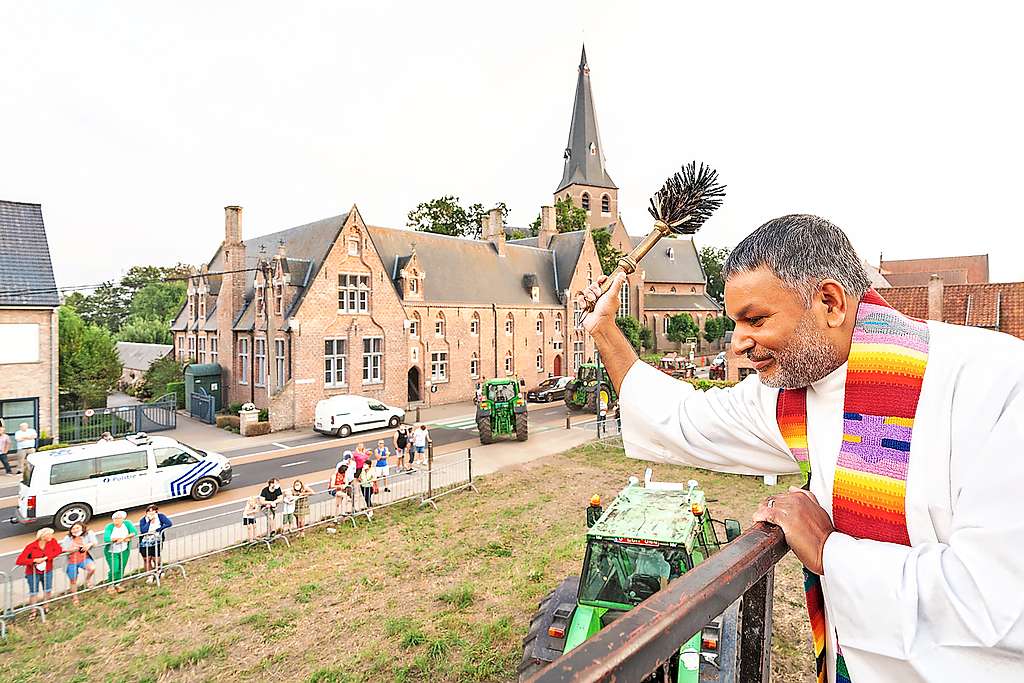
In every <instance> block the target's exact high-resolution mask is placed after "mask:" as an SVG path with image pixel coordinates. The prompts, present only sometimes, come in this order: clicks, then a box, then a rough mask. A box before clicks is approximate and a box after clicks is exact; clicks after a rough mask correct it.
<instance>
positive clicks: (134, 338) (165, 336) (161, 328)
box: [114, 316, 174, 344]
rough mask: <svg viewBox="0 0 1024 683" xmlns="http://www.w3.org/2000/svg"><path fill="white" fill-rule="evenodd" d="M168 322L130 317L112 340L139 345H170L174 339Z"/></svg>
mask: <svg viewBox="0 0 1024 683" xmlns="http://www.w3.org/2000/svg"><path fill="white" fill-rule="evenodd" d="M169 322H170V321H167V320H161V319H159V318H142V317H136V316H132V317H131V318H129V319H128V322H127V323H125V324H124V325H122V326H121V329H120V330H118V332H117V334H115V335H114V339H116V340H117V341H124V342H138V343H140V344H172V343H173V342H174V337H173V336H172V335H171V328H170V325H169Z"/></svg>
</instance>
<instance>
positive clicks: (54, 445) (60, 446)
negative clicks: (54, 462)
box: [36, 443, 71, 451]
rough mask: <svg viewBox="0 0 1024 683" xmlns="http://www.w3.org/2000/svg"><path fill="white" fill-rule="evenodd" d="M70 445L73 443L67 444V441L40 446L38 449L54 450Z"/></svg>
mask: <svg viewBox="0 0 1024 683" xmlns="http://www.w3.org/2000/svg"><path fill="white" fill-rule="evenodd" d="M70 445H71V444H66V443H51V444H50V445H49V446H40V447H39V448H37V449H36V450H37V451H52V450H56V449H58V448H67V447H68V446H70Z"/></svg>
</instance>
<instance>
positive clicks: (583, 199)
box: [580, 192, 590, 211]
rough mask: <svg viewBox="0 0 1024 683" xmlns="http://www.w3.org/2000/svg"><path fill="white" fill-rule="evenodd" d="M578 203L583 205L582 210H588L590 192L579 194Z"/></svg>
mask: <svg viewBox="0 0 1024 683" xmlns="http://www.w3.org/2000/svg"><path fill="white" fill-rule="evenodd" d="M580 204H582V205H583V210H584V211H590V193H589V192H584V193H583V194H582V195H581V196H580Z"/></svg>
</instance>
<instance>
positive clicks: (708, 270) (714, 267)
mask: <svg viewBox="0 0 1024 683" xmlns="http://www.w3.org/2000/svg"><path fill="white" fill-rule="evenodd" d="M698 256H699V257H700V265H701V267H702V268H703V269H704V274H705V275H706V276H707V278H708V288H707V292H708V296H710V297H711V298H712V299H714V300H715V301H717V302H718V303H720V304H724V303H725V280H723V279H722V266H724V265H725V259H727V258H728V257H729V249H727V248H725V247H701V248H700V251H699V252H698Z"/></svg>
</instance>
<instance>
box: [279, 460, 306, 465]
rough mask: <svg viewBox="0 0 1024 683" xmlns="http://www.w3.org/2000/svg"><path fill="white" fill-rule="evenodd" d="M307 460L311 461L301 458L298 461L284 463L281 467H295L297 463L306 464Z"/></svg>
mask: <svg viewBox="0 0 1024 683" xmlns="http://www.w3.org/2000/svg"><path fill="white" fill-rule="evenodd" d="M307 462H309V461H308V460H299V461H298V462H288V463H285V464H284V465H281V467H295V466H296V465H305V464H306V463H307Z"/></svg>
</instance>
